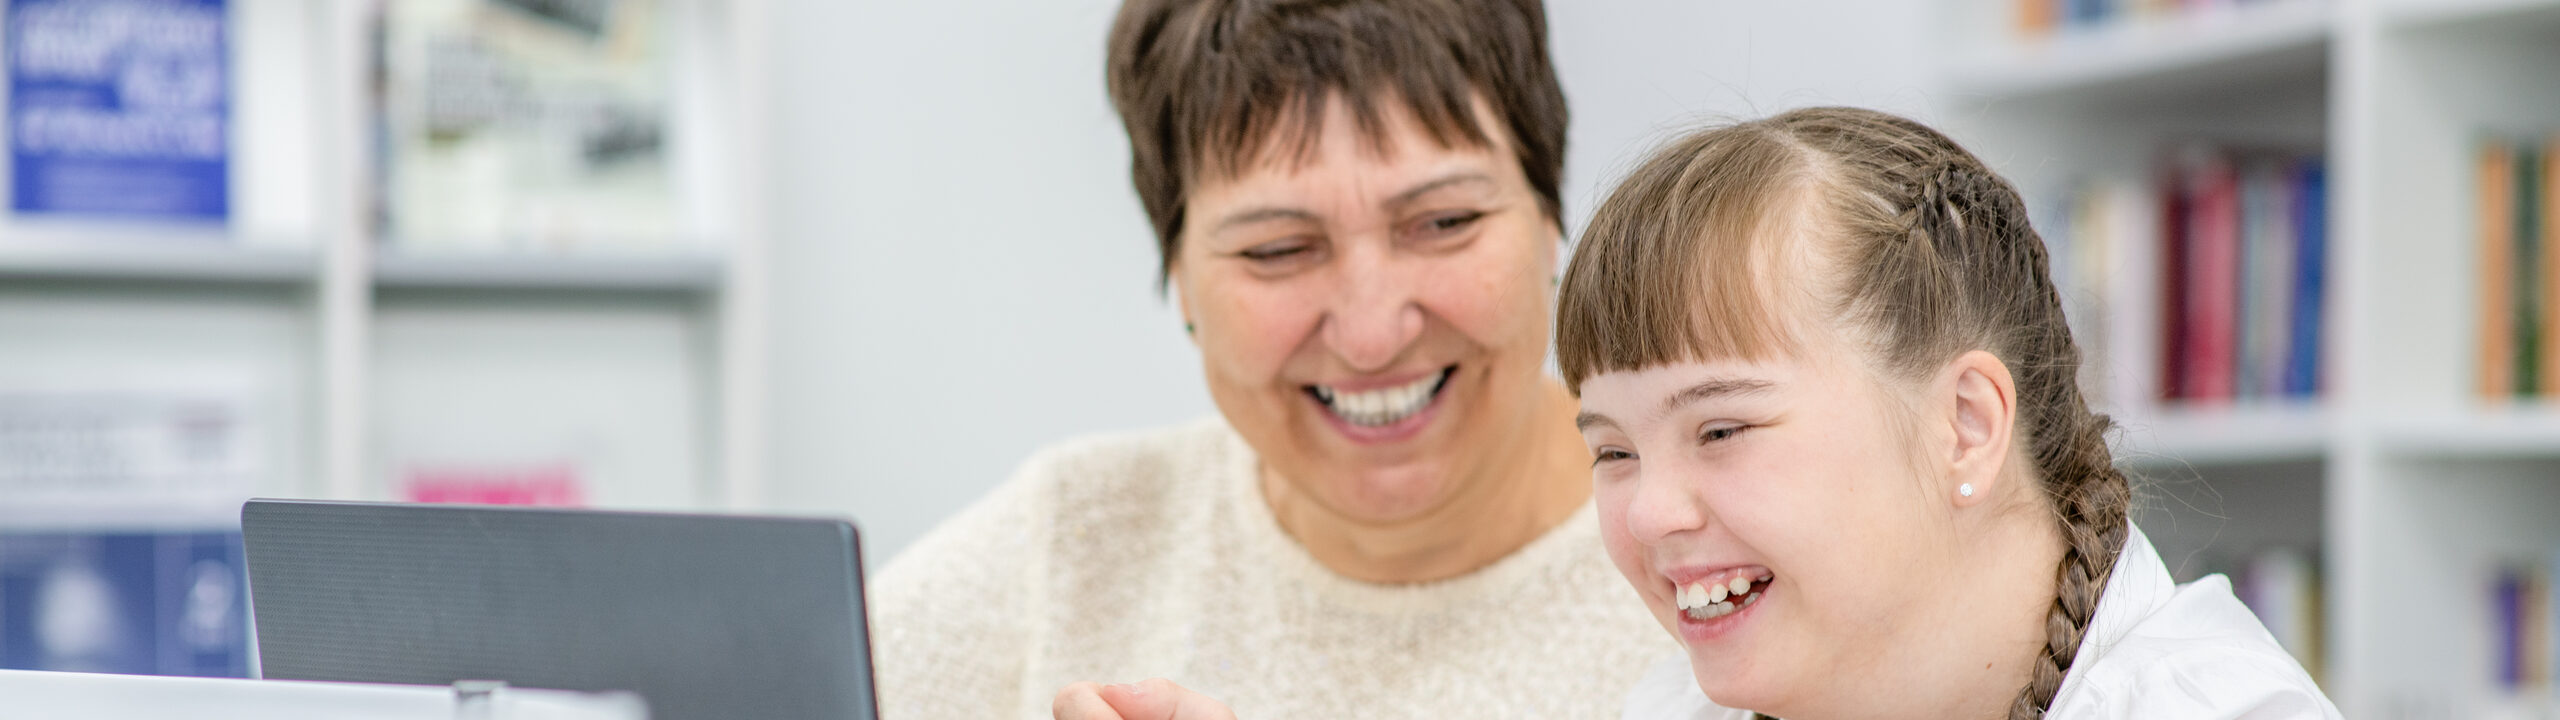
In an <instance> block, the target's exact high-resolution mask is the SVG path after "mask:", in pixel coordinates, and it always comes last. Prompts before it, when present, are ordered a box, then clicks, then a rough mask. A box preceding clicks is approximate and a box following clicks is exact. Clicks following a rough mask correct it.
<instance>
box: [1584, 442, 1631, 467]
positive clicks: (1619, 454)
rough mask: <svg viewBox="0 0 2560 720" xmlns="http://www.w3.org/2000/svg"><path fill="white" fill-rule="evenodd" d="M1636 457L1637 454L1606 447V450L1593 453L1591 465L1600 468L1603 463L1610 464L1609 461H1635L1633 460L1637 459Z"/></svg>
mask: <svg viewBox="0 0 2560 720" xmlns="http://www.w3.org/2000/svg"><path fill="white" fill-rule="evenodd" d="M1635 457H1636V454H1635V453H1631V452H1627V451H1625V450H1622V449H1619V448H1614V447H1604V448H1600V449H1599V450H1598V451H1595V452H1593V453H1591V465H1592V466H1593V467H1598V466H1599V465H1600V464H1601V463H1605V462H1609V461H1612V460H1633V459H1635Z"/></svg>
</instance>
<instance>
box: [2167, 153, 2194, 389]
mask: <svg viewBox="0 0 2560 720" xmlns="http://www.w3.org/2000/svg"><path fill="white" fill-rule="evenodd" d="M2180 177H2181V176H2180V175H2179V174H2178V173H2177V172H2175V171H2174V170H2172V171H2171V172H2169V173H2167V174H2166V175H2165V179H2164V180H2163V181H2162V182H2161V183H2160V268H2159V270H2160V322H2161V325H2160V330H2161V332H2160V399H2161V400H2164V401H2172V402H2174V401H2179V400H2185V399H2187V398H2190V397H2194V396H2195V390H2194V389H2193V388H2192V387H2190V384H2189V382H2188V375H2189V374H2188V372H2187V362H2186V361H2187V340H2188V338H2190V337H2192V336H2193V334H2192V333H2190V332H2188V328H2187V326H2186V325H2185V323H2186V319H2187V279H2188V274H2187V266H2188V265H2189V264H2190V262H2191V261H2190V260H2189V259H2188V253H2187V250H2188V248H2189V247H2190V246H2191V245H2192V243H2191V238H2190V237H2189V231H2190V230H2191V228H2190V227H2189V225H2188V224H2187V215H2188V214H2189V212H2190V211H2191V210H2192V206H2193V205H2194V203H2193V202H2192V201H2191V199H2190V197H2189V196H2188V194H2187V191H2186V186H2185V183H2183V182H2182V181H2181V180H2180Z"/></svg>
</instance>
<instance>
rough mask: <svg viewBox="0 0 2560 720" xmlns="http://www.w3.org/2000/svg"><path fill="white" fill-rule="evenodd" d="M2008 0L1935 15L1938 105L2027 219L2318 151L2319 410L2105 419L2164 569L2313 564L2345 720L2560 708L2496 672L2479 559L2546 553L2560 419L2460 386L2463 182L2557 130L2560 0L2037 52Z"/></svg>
mask: <svg viewBox="0 0 2560 720" xmlns="http://www.w3.org/2000/svg"><path fill="white" fill-rule="evenodd" d="M2013 5H2014V3H2012V2H2009V1H2008V0H1949V2H1948V9H1949V10H1950V12H1948V13H1946V17H1948V18H1949V23H1950V27H1949V28H1948V32H1947V33H1946V37H1947V38H1948V39H1949V43H1948V49H1947V51H1946V53H1945V56H1946V61H1945V63H1944V65H1943V68H1944V70H1945V84H1944V87H1945V89H1946V90H1947V91H1948V93H1947V100H1948V102H1947V103H1946V104H1945V105H1944V106H1943V107H1944V113H1945V115H1946V120H1947V122H1948V124H1949V125H1950V126H1951V127H1952V128H1954V129H1955V131H1956V132H1957V134H1958V135H1959V137H1960V138H1961V139H1963V140H1965V141H1966V142H1968V143H1969V144H1971V145H1973V146H1974V147H1975V148H1976V149H1977V150H1978V151H1980V152H1981V153H1982V154H1983V155H1984V156H1985V157H1986V158H1987V159H1989V160H1991V161H1992V162H1993V164H1994V165H1996V166H1998V167H1999V169H2000V170H2001V171H2002V172H2003V173H2004V174H2007V175H2009V176H2010V177H2011V178H2012V179H2013V180H2016V181H2017V182H2018V185H2019V187H2020V188H2021V189H2022V190H2023V191H2024V192H2025V193H2027V195H2028V196H2029V201H2030V203H2035V202H2038V201H2039V197H2038V196H2039V194H2040V193H2052V192H2056V191H2057V190H2058V189H2059V188H2061V187H2063V186H2064V184H2065V182H2066V181H2068V180H2071V179H2073V178H2075V177H2081V176H2086V175H2089V174H2093V173H2117V174H2119V175H2122V176H2129V177H2134V178H2142V177H2147V176H2148V175H2147V173H2148V172H2149V169H2150V168H2152V167H2154V164H2155V163H2156V162H2157V161H2158V159H2159V158H2160V157H2161V156H2162V155H2163V154H2164V151H2165V150H2166V149H2167V148H2169V147H2170V146H2171V144H2173V143H2177V142H2182V141H2189V140H2204V141H2209V142H2216V143H2222V144H2235V145H2249V146H2266V145H2274V146H2281V147H2300V148H2320V149H2325V153H2326V156H2327V158H2328V161H2329V181H2328V191H2329V197H2328V208H2329V215H2330V217H2329V267H2328V272H2327V277H2328V285H2327V292H2328V296H2327V308H2328V315H2327V323H2326V327H2325V328H2324V337H2325V340H2326V344H2325V346H2324V348H2323V354H2324V358H2323V362H2324V364H2325V365H2326V367H2325V369H2324V370H2325V372H2326V373H2327V375H2326V378H2325V381H2324V386H2323V387H2324V394H2323V397H2322V398H2321V400H2319V401H2318V402H2316V403H2309V404H2299V403H2297V404H2291V405H2284V404H2260V405H2251V404H2240V405H2231V406H2225V407H2217V408H2197V407H2158V406H2157V405H2156V403H2149V402H2131V403H2126V404H2124V406H2121V407H2117V408H2114V409H2113V411H2114V412H2116V413H2117V414H2118V417H2119V419H2120V420H2123V421H2124V424H2125V425H2126V428H2127V429H2126V431H2125V432H2124V433H2123V436H2122V437H2121V438H2120V441H2121V442H2120V443H2119V456H2120V458H2121V459H2122V460H2123V462H2124V463H2125V464H2126V465H2127V467H2129V468H2133V469H2135V470H2136V472H2137V473H2138V474H2140V475H2143V476H2145V477H2149V478H2154V479H2155V484H2154V486H2153V490H2154V493H2153V499H2152V501H2151V502H2150V503H2149V508H2148V509H2147V510H2146V511H2145V513H2144V514H2142V515H2140V516H2138V519H2139V520H2140V521H2141V522H2142V523H2143V524H2144V526H2145V528H2146V529H2147V530H2148V531H2150V532H2151V533H2152V534H2153V536H2154V537H2155V539H2156V540H2157V541H2158V542H2159V543H2160V544H2161V545H2162V547H2163V550H2164V552H2166V553H2167V554H2168V555H2169V556H2170V558H2171V560H2172V563H2173V564H2176V563H2177V562H2178V561H2179V559H2180V558H2181V557H2182V556H2188V555H2198V554H2211V553H2214V552H2224V553H2228V552H2246V551H2247V550H2248V549H2249V547H2250V546H2253V545H2260V544H2273V543H2281V544H2299V545H2302V546H2306V547H2317V548H2319V549H2320V555H2321V558H2322V565H2323V571H2324V577H2323V584H2324V588H2323V595H2324V596H2325V597H2324V602H2325V605H2326V626H2325V629H2324V638H2323V640H2324V647H2323V652H2322V653H2321V661H2322V662H2320V663H2319V664H2320V665H2322V666H2324V667H2323V673H2322V676H2323V682H2324V683H2325V684H2326V686H2327V688H2328V690H2329V691H2330V693H2331V695H2332V697H2333V698H2335V699H2336V700H2337V701H2338V702H2339V704H2340V706H2341V708H2342V709H2343V710H2345V712H2346V714H2347V716H2348V717H2360V718H2361V717H2373V718H2395V717H2550V716H2553V715H2554V714H2560V705H2554V704H2553V703H2552V702H2551V700H2550V698H2549V697H2548V696H2547V695H2546V696H2542V697H2521V698H2520V697H2512V696H2508V695H2506V694H2505V693H2504V692H2503V691H2500V690H2498V689H2497V688H2496V685H2495V683H2494V682H2493V680H2492V669H2491V662H2492V660H2491V654H2490V647H2491V645H2490V638H2489V635H2490V633H2491V628H2492V622H2491V619H2490V612H2491V609H2490V601H2489V598H2488V578H2489V573H2490V569H2491V567H2492V565H2493V564H2494V563H2497V562H2501V561H2505V560H2521V559H2529V558H2537V557H2538V558H2548V557H2550V554H2551V553H2553V552H2555V551H2560V407H2554V406H2543V405H2537V404H2523V405H2516V404H2511V403H2502V402H2498V403H2493V402H2488V401H2483V400H2481V399H2479V398H2477V397H2475V396H2474V394H2473V392H2472V389H2471V386H2472V376H2471V374H2472V372H2473V368H2474V366H2475V358H2474V357H2473V354H2474V348H2476V347H2477V346H2478V343H2477V342H2476V340H2477V338H2475V337H2473V336H2472V335H2473V333H2474V332H2476V329H2475V325H2476V323H2475V322H2474V321H2473V319H2472V318H2473V313H2474V312H2475V308H2474V303H2475V302H2476V297H2477V293H2476V291H2475V289H2474V283H2475V282H2476V275H2477V270H2476V267H2477V260H2476V258H2475V257H2474V255H2473V251H2474V249H2475V247H2474V246H2475V242H2474V241H2473V240H2472V238H2473V237H2474V233H2475V232H2476V229H2475V227H2474V223H2475V220H2474V218H2473V214H2472V213H2473V208H2474V204H2473V202H2472V196H2471V182H2472V180H2471V174H2470V173H2471V168H2472V164H2471V163H2472V162H2473V154H2472V153H2473V148H2474V143H2475V142H2476V141H2477V139H2478V138H2479V137H2481V136H2482V135H2483V134H2484V133H2487V132H2492V131H2521V130H2528V129H2540V130H2545V131H2548V130H2560V82H2555V81H2554V78H2555V73H2560V0H2270V1H2268V2H2261V3H2255V4H2251V5H2245V6H2242V7H2239V8H2237V9H2234V10H2229V11H2224V12H2221V13H2219V14H2211V15H2207V16H2201V17H2193V18H2185V19H2178V20H2171V21H2168V22H2160V23H2151V24H2147V25H2140V26H2130V27H2117V28H2112V29H2106V30H2100V31H2098V32H2078V33H2076V34H2075V33H2073V32H2066V33H2065V34H2063V35H2061V36H2058V37H2053V38H2047V39H2042V40H2033V41H2030V40H2023V39H2020V38H2019V36H2018V34H2017V33H2016V32H2015V31H2013V30H2011V29H2010V28H2011V26H2010V24H2009V22H2008V21H2007V19H2006V18H2005V16H2004V15H2003V13H2005V12H2007V11H2008V9H2009V8H2010V7H2012V6H2013ZM2150 275H2151V274H2149V273H2144V274H2141V275H2140V276H2139V277H2137V278H2136V279H2137V280H2147V279H2148V277H2150ZM2150 350H2151V349H2150V348H2134V349H2132V350H2129V351H2127V352H2134V353H2148V352H2150ZM2100 361H2102V362H2107V363H2110V364H2112V365H2113V366H2116V367H2136V366H2140V365H2142V364H2145V363H2156V362H2157V360H2156V359H2154V358H2153V357H2152V356H2150V355H2148V354H2144V355H2142V356H2139V357H2111V358H2102V359H2100ZM2196 497H2204V498H2206V499H2207V503H2206V504H2208V505H2211V507H2195V506H2194V503H2193V502H2192V500H2193V498H2196ZM2217 548H2218V550H2217ZM2189 570H2190V571H2191V570H2192V569H2191V568H2190V569H2189Z"/></svg>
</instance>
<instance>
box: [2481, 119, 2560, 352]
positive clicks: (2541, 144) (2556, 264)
mask: <svg viewBox="0 0 2560 720" xmlns="http://www.w3.org/2000/svg"><path fill="white" fill-rule="evenodd" d="M2477 157H2478V164H2477V166H2476V167H2475V168H2474V169H2475V173H2476V174H2475V183H2476V186H2475V190H2476V192H2477V195H2476V197H2475V202H2476V206H2475V207H2476V212H2477V215H2476V216H2475V218H2474V220H2475V232H2476V233H2477V234H2476V236H2475V241H2476V247H2477V249H2478V252H2479V256H2478V263H2479V264H2478V267H2479V274H2478V275H2477V276H2476V277H2477V280H2478V294H2477V297H2478V302H2479V313H2480V316H2479V319H2478V324H2477V326H2476V327H2477V328H2478V333H2479V338H2478V343H2477V353H2478V355H2477V362H2476V364H2475V366H2474V370H2475V372H2476V374H2477V377H2476V378H2475V379H2474V382H2475V384H2474V390H2475V392H2477V393H2478V394H2479V396H2480V398H2481V400H2482V401H2484V402H2489V403H2508V402H2518V401H2527V402H2529V401H2539V400H2547V399H2551V398H2560V218H2555V217H2554V215H2553V213H2554V212H2555V210H2560V134H2555V135H2551V136H2549V137H2546V138H2541V139H2539V141H2536V140H2533V139H2516V138H2511V137H2503V136H2493V137H2491V138H2489V139H2487V140H2484V141H2482V142H2481V143H2480V146H2479V151H2478V155H2477Z"/></svg>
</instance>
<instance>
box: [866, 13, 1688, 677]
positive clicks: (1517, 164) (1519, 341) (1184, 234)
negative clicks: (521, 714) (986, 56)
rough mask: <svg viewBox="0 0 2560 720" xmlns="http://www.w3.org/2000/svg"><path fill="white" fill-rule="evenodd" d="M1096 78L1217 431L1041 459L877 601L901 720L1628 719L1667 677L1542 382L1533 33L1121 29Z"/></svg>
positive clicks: (1538, 20) (1515, 22)
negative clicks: (1172, 717)
mask: <svg viewBox="0 0 2560 720" xmlns="http://www.w3.org/2000/svg"><path fill="white" fill-rule="evenodd" d="M1109 77H1110V89H1111V93H1112V97H1113V99H1114V101H1115V103H1116V104H1117V106H1118V108H1119V110H1120V114H1121V117H1122V119H1123V120H1124V121H1125V122H1126V123H1127V127H1128V132H1129V138H1130V145H1131V148H1132V151H1133V154H1134V155H1135V158H1134V162H1133V174H1134V175H1135V179H1136V184H1137V190H1138V195H1139V197H1140V199H1141V200H1142V201H1143V202H1144V204H1145V206H1146V209H1147V211H1148V213H1149V215H1151V216H1152V218H1153V219H1154V221H1155V226H1156V229H1157V241H1158V245H1159V248H1160V249H1161V251H1162V261H1163V266H1162V269H1163V273H1164V277H1165V278H1166V280H1168V281H1169V283H1170V286H1171V288H1172V290H1173V295H1174V298H1175V300H1176V302H1177V303H1178V304H1179V306H1180V308H1181V310H1182V313H1183V315H1184V317H1185V318H1186V319H1187V321H1188V323H1187V329H1188V331H1189V332H1191V333H1192V338H1193V341H1194V342H1195V343H1196V344H1197V345H1198V347H1199V349H1200V356H1201V364H1202V368H1203V370H1204V371H1205V375H1206V376H1207V379H1208V383H1209V389H1210V395H1211V397H1212V398H1214V399H1215V401H1216V403H1217V406H1218V410H1219V416H1218V417H1215V418H1210V419H1205V420H1202V421H1199V422H1196V423H1193V424H1190V425H1186V426H1181V427H1174V428H1167V429H1161V430H1154V431H1148V432H1140V433H1132V434H1127V435H1119V436H1112V437H1101V438H1091V439H1085V440H1081V441H1075V442H1070V443H1067V444H1065V445H1062V446H1059V447H1056V448H1052V449H1050V450H1048V451H1045V452H1043V453H1041V454H1039V455H1037V456H1036V457H1034V458H1033V459H1031V460H1030V461H1029V462H1028V463H1027V464H1025V466H1024V467H1023V468H1022V469H1021V470H1020V472H1019V473H1018V474H1017V475H1016V476H1015V477H1014V478H1013V479H1012V480H1011V481H1009V482H1007V483H1006V484H1005V485H1004V486H1002V487H1001V488H999V489H998V490H996V491H995V492H994V493H993V494H991V495H990V496H989V497H987V498H985V499H984V500H982V501H980V502H979V503H978V504H976V505H975V506H973V507H971V508H969V509H968V510H966V511H964V512H962V513H961V514H960V515H958V516H956V517H954V518H952V519H951V520H950V521H948V522H946V523H945V524H944V525H943V526H941V527H940V528H937V529H936V530H935V531H933V532H932V533H931V534H930V535H928V536H927V537H925V538H924V539H923V540H921V541H919V542H918V543H917V544H916V545H915V546H914V547H913V548H912V549H910V550H909V551H908V552H906V553H905V554H904V555H902V556H900V557H899V558H898V559H897V560H896V561H894V562H892V563H891V564H890V565H889V566H888V567H886V568H885V569H883V570H882V571H881V573H880V576H879V578H878V579H877V582H876V583H875V585H874V587H875V589H876V597H875V601H874V606H873V607H874V609H875V612H876V616H875V621H876V633H875V637H876V638H877V641H878V643H879V646H878V667H879V680H880V687H881V698H882V701H883V712H884V714H885V715H886V716H887V717H892V718H897V719H898V720H917V719H919V718H963V717H965V718H984V717H1003V716H1013V717H1023V716H1044V715H1047V714H1049V713H1050V711H1051V708H1052V701H1053V699H1057V700H1058V701H1059V702H1061V703H1071V702H1078V701H1083V700H1089V699H1090V698H1086V697H1085V696H1088V695H1091V693H1090V692H1089V691H1088V692H1084V693H1069V694H1068V695H1069V697H1065V698H1053V696H1054V695H1056V694H1057V693H1058V692H1059V690H1060V689H1061V688H1062V687H1064V686H1067V685H1069V684H1070V683H1074V682H1077V681H1089V680H1104V681H1112V680H1134V679H1138V678H1143V677H1151V676H1159V677H1165V678H1171V679H1173V680H1174V681H1176V682H1179V683H1181V684H1182V685H1184V686H1186V687H1188V688H1191V689H1192V690H1196V691H1199V692H1202V693H1205V694H1208V695H1210V696H1213V697H1216V698H1218V699H1220V700H1222V701H1224V702H1225V703H1227V704H1228V705H1229V706H1231V707H1233V708H1234V709H1235V710H1236V712H1238V713H1239V714H1241V715H1244V716H1247V717H1272V718H1277V717H1301V718H1306V717H1346V716H1362V717H1392V716H1410V717H1446V716H1452V715H1458V714H1462V713H1463V714H1465V715H1468V716H1476V717H1482V716H1517V717H1595V716H1601V715H1606V714H1610V713H1612V712H1614V711H1615V710H1616V708H1617V707H1618V703H1619V702H1620V700H1621V698H1623V696H1624V693H1625V691H1626V689H1627V686H1628V684H1629V683H1630V682H1631V681H1632V679H1633V678H1635V677H1637V676H1639V675H1640V674H1641V672H1640V671H1641V670H1642V669H1643V667H1644V665H1645V663H1646V661H1647V660H1649V659H1651V658H1653V657H1658V656H1660V655H1661V654H1663V653H1665V652H1668V651H1669V650H1670V649H1671V646H1670V645H1669V643H1667V642H1666V641H1665V640H1664V639H1663V637H1662V634H1661V633H1660V632H1659V631H1658V630H1656V629H1655V626H1654V624H1653V622H1652V620H1651V618H1650V617H1649V615H1648V614H1647V612H1646V610H1645V608H1644V606H1643V605H1642V604H1641V603H1639V602H1636V600H1635V598H1632V597H1629V595H1628V593H1627V590H1626V589H1625V587H1624V585H1622V584H1620V583H1618V582H1616V581H1615V580H1614V578H1615V577H1616V576H1615V575H1614V574H1613V570H1612V567H1611V565H1610V564H1609V560H1608V558H1607V556H1606V555H1605V554H1604V553H1603V552H1602V549H1601V544H1600V543H1599V542H1598V540H1599V534H1598V529H1597V525H1596V523H1595V521H1594V518H1593V514H1592V509H1591V502H1590V487H1591V486H1590V480H1589V478H1590V463H1591V456H1590V454H1589V453H1588V451H1587V450H1586V449H1585V448H1584V446H1583V443H1582V439H1581V437H1580V436H1579V435H1578V434H1577V433H1576V431H1575V429H1574V426H1573V417H1574V413H1575V404H1574V400H1573V398H1572V397H1571V396H1569V395H1567V394H1566V393H1565V391H1564V390H1563V388H1562V386H1561V385H1560V384H1559V383H1557V382H1556V381H1555V380H1554V379H1553V378H1551V377H1550V376H1549V375H1548V374H1547V373H1546V372H1545V369H1544V368H1545V359H1546V355H1547V338H1548V335H1549V332H1548V331H1549V327H1550V316H1551V312H1552V302H1553V296H1552V293H1553V282H1554V280H1553V278H1554V277H1555V273H1556V269H1557V265H1556V263H1557V253H1558V251H1559V246H1560V242H1559V240H1558V239H1559V237H1560V236H1561V231H1560V229H1559V222H1558V217H1559V210H1558V208H1559V205H1560V203H1559V201H1558V189H1557V188H1558V182H1559V176H1560V175H1561V174H1562V167H1561V165H1562V158H1563V151H1564V148H1563V145H1564V127H1565V109H1564V101H1563V94H1562V92H1561V91H1560V90H1559V89H1558V88H1557V85H1556V80H1555V74H1554V71H1553V70H1552V69H1551V67H1550V66H1549V63H1548V59H1547V54H1546V39H1545V18H1544V10H1543V9H1542V8H1541V7H1540V6H1539V5H1538V4H1537V2H1536V0H1509V1H1506V2H1489V3H1488V2H1461V1H1460V0H1370V1H1348V2H1346V1H1335V2H1250V3H1247V2H1231V1H1226V0H1130V2H1129V3H1128V4H1127V5H1126V6H1124V7H1123V8H1122V9H1121V13H1120V17H1119V19H1118V21H1117V23H1116V24H1115V27H1114V28H1113V31H1112V37H1111V42H1110V65H1109ZM1081 687H1085V688H1090V687H1091V686H1089V685H1088V686H1081ZM1060 709H1061V710H1062V711H1066V710H1069V709H1071V708H1067V707H1064V706H1062V707H1061V708H1060Z"/></svg>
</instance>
